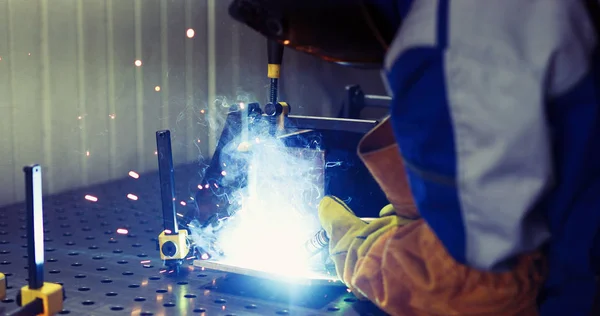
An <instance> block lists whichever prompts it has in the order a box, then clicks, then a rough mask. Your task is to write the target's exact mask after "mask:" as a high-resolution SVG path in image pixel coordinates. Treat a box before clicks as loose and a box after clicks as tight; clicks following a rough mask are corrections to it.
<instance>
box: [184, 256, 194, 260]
mask: <svg viewBox="0 0 600 316" xmlns="http://www.w3.org/2000/svg"><path fill="white" fill-rule="evenodd" d="M192 259H196V256H191V257H187V258H185V260H192Z"/></svg>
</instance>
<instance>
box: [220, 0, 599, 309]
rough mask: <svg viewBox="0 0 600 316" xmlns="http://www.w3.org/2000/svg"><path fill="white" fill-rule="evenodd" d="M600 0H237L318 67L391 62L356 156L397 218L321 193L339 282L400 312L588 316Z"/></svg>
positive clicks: (256, 22)
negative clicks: (362, 214) (381, 106)
mask: <svg viewBox="0 0 600 316" xmlns="http://www.w3.org/2000/svg"><path fill="white" fill-rule="evenodd" d="M597 7H598V2H597V0H592V1H586V0H577V1H565V0H529V1H522V0H488V1H479V0H460V1H450V0H387V1H386V0H363V1H360V0H318V1H309V0H303V1H293V0H288V1H285V0H255V1H251V0H238V1H234V3H233V4H232V6H231V8H230V13H231V14H232V16H233V17H234V18H236V19H237V20H240V21H242V22H244V23H246V24H247V25H249V26H250V27H252V28H254V29H256V30H257V31H259V32H261V33H262V34H264V35H266V36H267V37H269V38H271V39H275V40H278V41H280V42H281V43H283V44H285V45H287V46H289V47H291V48H294V49H297V50H301V51H304V52H308V53H310V54H314V55H317V56H319V57H321V58H323V59H326V60H329V61H333V62H338V63H343V64H349V65H359V64H360V65H363V66H364V65H373V64H375V65H376V64H379V65H380V66H382V68H383V78H384V82H385V83H386V86H387V88H388V91H389V93H390V95H391V96H392V98H393V100H392V102H391V110H390V115H389V117H388V118H386V119H385V120H383V122H382V123H381V124H380V125H379V126H378V127H376V128H375V129H374V130H373V131H371V132H370V133H368V134H367V135H366V136H365V137H364V139H363V140H362V141H361V143H360V145H359V148H358V153H359V155H360V156H361V157H362V159H363V161H364V163H365V165H366V166H367V168H368V169H369V170H370V171H371V173H372V175H373V176H374V177H375V178H376V180H377V181H378V183H379V184H380V186H381V188H382V190H383V191H384V192H385V193H386V196H387V197H388V200H389V202H390V204H391V205H390V206H388V207H386V208H384V209H383V210H382V212H381V214H380V215H381V217H380V218H379V219H377V220H375V221H372V222H370V223H369V224H367V223H364V222H363V221H361V220H360V219H359V218H357V217H355V216H354V215H353V212H352V210H350V209H349V208H348V207H347V206H346V205H345V204H344V203H343V202H342V201H340V200H339V199H337V198H335V197H326V198H325V199H323V201H322V202H321V204H320V206H319V217H320V220H321V223H322V225H323V228H324V229H325V231H326V232H327V235H328V237H329V239H330V255H331V257H332V259H333V261H334V262H335V264H336V269H337V272H338V274H339V276H340V278H341V279H342V280H343V281H344V282H345V284H346V285H347V286H348V287H349V288H350V289H351V290H352V291H353V292H354V293H355V294H357V295H358V296H361V297H365V298H368V299H370V300H371V301H373V302H374V303H375V304H377V305H378V306H379V307H381V308H382V309H383V310H384V311H386V312H388V313H390V314H393V315H535V314H538V313H539V314H541V315H588V314H589V313H590V312H591V310H592V306H593V302H594V296H595V294H596V287H597V285H596V278H597V276H598V272H599V271H598V270H600V261H599V259H600V236H599V234H598V232H599V226H600V225H599V224H600V77H599V76H600V66H599V63H598V62H599V50H598V39H597V35H598V23H597V19H598V17H600V15H599V14H598V11H597Z"/></svg>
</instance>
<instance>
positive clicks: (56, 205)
mask: <svg viewBox="0 0 600 316" xmlns="http://www.w3.org/2000/svg"><path fill="white" fill-rule="evenodd" d="M196 169H197V167H196V165H194V166H192V167H182V168H176V169H175V176H176V178H177V179H178V181H177V182H176V186H175V198H176V202H177V203H176V204H175V208H176V211H177V213H181V212H183V211H185V209H186V206H184V205H183V204H182V203H180V202H182V201H185V200H186V199H187V198H189V196H187V194H189V185H190V183H191V182H193V181H195V180H194V179H192V176H193V175H196V174H197V172H196V171H197V170H196ZM184 193H185V194H186V195H184ZM43 202H44V203H43V205H44V221H43V225H44V257H45V258H44V270H45V271H44V281H45V282H53V283H58V284H61V285H63V287H64V289H65V291H66V297H67V299H66V300H65V301H64V304H63V310H62V311H61V312H60V313H59V314H60V315H210V316H212V315H215V316H217V315H288V314H289V315H383V313H381V312H380V311H378V310H377V309H376V308H374V307H373V305H371V304H370V303H367V302H358V301H356V299H355V298H354V296H352V294H350V293H348V292H347V291H346V288H345V287H339V286H337V287H330V286H317V287H314V286H303V285H292V284H285V283H278V282H276V281H272V280H267V279H264V278H256V277H246V276H240V275H237V274H234V273H223V272H219V271H214V270H209V269H202V268H198V267H194V266H193V264H192V263H193V261H194V259H193V258H189V259H188V258H186V259H184V262H183V265H182V266H181V269H180V270H181V271H180V273H179V274H176V273H174V272H171V271H168V270H167V269H166V268H165V267H164V265H163V261H162V260H161V259H160V253H159V251H157V250H156V242H157V238H158V235H159V233H160V232H161V230H162V226H163V217H162V211H161V199H160V185H159V176H158V173H151V174H141V175H139V177H138V178H131V177H130V178H126V179H123V180H119V181H114V182H111V183H107V184H103V185H96V186H92V187H88V188H82V189H78V190H75V191H72V192H68V193H65V194H60V195H55V196H50V197H46V198H44V201H43ZM26 229H27V224H26V206H25V204H18V205H13V206H8V207H4V208H2V209H0V272H3V273H4V274H5V275H6V277H7V280H8V287H7V296H6V299H4V300H2V301H1V302H0V314H2V315H3V314H5V313H7V312H10V311H13V310H14V309H15V308H17V304H16V302H15V298H16V294H17V292H18V291H19V289H20V288H21V287H22V286H25V285H27V284H28V283H27V279H28V277H29V276H28V270H27V269H26V268H27V265H28V253H27V238H28V235H27V233H26Z"/></svg>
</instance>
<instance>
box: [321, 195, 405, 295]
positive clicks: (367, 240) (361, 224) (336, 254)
mask: <svg viewBox="0 0 600 316" xmlns="http://www.w3.org/2000/svg"><path fill="white" fill-rule="evenodd" d="M319 220H320V221H321V225H322V227H323V229H324V230H325V231H326V232H327V236H329V253H330V256H331V260H332V261H333V262H334V264H335V269H336V272H337V275H338V277H339V278H340V280H342V281H343V282H344V284H346V286H348V288H349V289H350V290H351V291H352V292H353V293H354V294H355V295H356V296H357V297H358V298H363V297H364V296H363V294H362V293H360V292H359V291H357V290H356V289H355V288H354V287H353V286H352V277H353V275H354V271H355V267H356V263H357V260H358V259H359V258H360V257H362V256H364V255H365V254H366V253H367V252H368V251H369V248H370V247H371V245H373V243H374V242H375V240H377V238H379V237H380V236H381V235H382V234H384V233H385V232H387V231H388V230H389V229H390V228H393V227H397V226H401V225H406V224H409V223H411V222H413V221H414V219H405V218H402V217H400V216H396V213H395V211H394V208H393V207H392V205H391V204H390V205H387V206H385V207H384V208H383V209H381V211H380V212H379V218H378V219H375V220H374V221H371V222H370V223H367V222H365V221H363V220H361V219H360V218H358V217H356V216H355V215H354V212H352V210H350V208H349V207H348V206H347V205H346V204H345V203H344V202H343V201H342V200H340V199H339V198H337V197H333V196H326V197H325V198H323V199H322V200H321V202H320V204H319Z"/></svg>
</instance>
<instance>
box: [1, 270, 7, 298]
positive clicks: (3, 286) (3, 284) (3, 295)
mask: <svg viewBox="0 0 600 316" xmlns="http://www.w3.org/2000/svg"><path fill="white" fill-rule="evenodd" d="M5 298H6V275H4V273H0V300H3V299H5Z"/></svg>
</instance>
